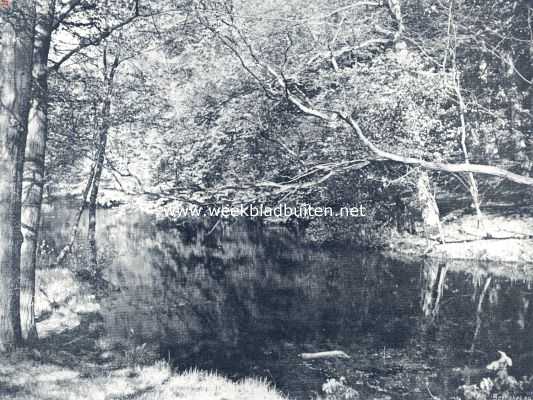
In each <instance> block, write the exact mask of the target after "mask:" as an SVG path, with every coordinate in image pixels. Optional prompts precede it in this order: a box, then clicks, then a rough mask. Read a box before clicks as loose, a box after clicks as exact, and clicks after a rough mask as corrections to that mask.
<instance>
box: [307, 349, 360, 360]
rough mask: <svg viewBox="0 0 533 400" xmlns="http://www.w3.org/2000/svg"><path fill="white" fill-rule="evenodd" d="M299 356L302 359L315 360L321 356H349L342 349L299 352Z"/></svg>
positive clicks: (344, 357)
mask: <svg viewBox="0 0 533 400" xmlns="http://www.w3.org/2000/svg"><path fill="white" fill-rule="evenodd" d="M300 357H301V358H303V359H304V360H317V359H321V358H343V359H346V358H351V357H350V356H349V355H348V354H346V353H345V352H344V351H340V350H333V351H322V352H319V353H301V354H300Z"/></svg>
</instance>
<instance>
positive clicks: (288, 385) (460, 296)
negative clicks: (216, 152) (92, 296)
mask: <svg viewBox="0 0 533 400" xmlns="http://www.w3.org/2000/svg"><path fill="white" fill-rule="evenodd" d="M70 214H71V213H69V212H68V211H65V210H64V209H63V208H62V207H56V208H54V209H49V210H48V211H47V212H46V215H45V218H44V221H43V228H44V231H45V234H44V239H45V240H46V241H47V242H48V243H49V244H50V246H52V247H55V248H60V247H61V245H62V244H63V243H66V242H67V241H68V239H69V235H70V232H71V227H69V225H68V221H71V220H72V218H71V217H70ZM209 230H210V227H209V226H207V227H205V228H199V227H195V228H193V227H192V226H182V227H168V226H165V227H162V226H157V225H156V224H155V223H154V221H153V219H152V218H151V217H149V216H147V215H144V214H142V213H140V212H136V211H125V210H101V211H100V212H99V226H98V232H97V233H98V241H99V244H100V246H101V253H102V257H103V259H104V260H105V271H104V274H105V277H106V279H107V280H109V281H110V282H111V283H112V284H113V285H114V286H115V287H117V288H119V290H116V291H113V292H112V293H111V294H110V295H109V296H107V297H105V298H104V299H102V317H103V326H104V329H103V333H102V336H103V337H102V340H106V341H109V342H111V343H113V344H114V345H115V346H117V347H118V348H120V346H123V347H124V348H126V347H127V346H133V347H135V346H142V349H143V351H145V352H149V353H151V356H153V357H158V358H164V359H168V360H169V361H170V362H171V363H173V365H174V366H175V367H177V368H178V369H182V370H184V369H189V368H192V367H198V368H201V369H208V370H217V371H219V372H222V373H224V374H225V375H227V376H230V377H232V378H235V379H238V378H241V377H245V376H257V377H263V378H266V379H267V380H269V381H270V382H272V383H273V384H275V385H276V387H277V388H279V389H280V390H281V391H283V392H285V393H287V394H289V395H290V396H291V398H294V399H308V398H313V397H314V396H315V394H316V393H319V392H320V390H321V387H322V385H323V384H324V382H326V381H327V380H328V379H330V378H335V379H337V380H340V379H341V377H344V378H343V379H345V382H346V384H348V385H349V386H351V387H353V388H355V389H356V390H358V391H359V392H361V393H367V394H368V396H369V398H371V396H372V397H373V398H393V399H396V398H398V399H399V398H413V399H417V398H420V399H427V398H428V397H430V393H431V395H434V396H437V397H440V398H450V397H452V396H453V395H454V393H455V390H456V389H457V387H458V386H460V385H461V384H464V383H469V382H477V381H479V379H480V378H481V376H483V374H486V372H487V371H486V370H484V367H485V366H486V365H487V363H488V362H490V361H493V360H495V359H497V358H498V353H497V351H498V350H500V351H504V352H505V353H506V354H508V355H509V356H510V357H511V358H512V359H513V362H514V363H513V370H512V372H513V374H515V376H521V375H524V374H531V373H533V347H532V346H533V324H532V322H533V304H531V298H532V295H533V288H532V285H531V282H530V280H529V279H530V278H531V276H532V274H531V273H530V272H528V270H527V269H526V268H523V267H520V266H511V265H507V266H501V265H499V266H498V265H496V266H495V265H480V264H478V263H475V262H466V261H465V262H457V261H456V262H444V261H436V260H422V261H413V260H404V261H399V260H398V259H396V258H390V257H386V256H384V255H381V254H379V253H370V252H363V251H360V250H356V249H351V248H342V247H338V246H337V247H334V248H330V249H327V248H326V249H324V248H320V249H318V248H313V247H310V246H308V245H306V244H304V243H303V242H302V241H301V240H300V239H299V238H298V237H296V236H294V235H293V234H291V233H290V232H289V231H287V230H285V229H282V228H277V227H261V226H259V225H257V224H250V223H238V224H237V223H234V224H227V223H226V224H219V225H218V226H217V227H216V229H215V230H214V231H213V232H211V233H210V232H209ZM145 343H146V344H145ZM328 350H341V351H344V352H345V353H347V354H348V355H349V356H350V359H329V360H303V359H302V358H301V357H300V354H301V353H304V352H307V353H309V352H319V351H328Z"/></svg>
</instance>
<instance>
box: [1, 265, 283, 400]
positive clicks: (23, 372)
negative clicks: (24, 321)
mask: <svg viewBox="0 0 533 400" xmlns="http://www.w3.org/2000/svg"><path fill="white" fill-rule="evenodd" d="M37 288H38V290H37V294H36V311H37V316H38V321H39V322H38V324H37V329H38V331H39V335H40V342H39V343H38V344H37V347H35V348H34V349H30V350H21V351H18V352H15V353H14V354H11V355H8V356H3V355H0V399H2V400H4V399H6V400H7V399H13V400H30V399H31V400H34V399H35V400H77V399H79V400H82V399H83V400H85V399H87V400H110V399H115V400H121V399H142V400H152V399H154V400H166V399H168V400H170V399H185V400H211V399H213V400H215V399H216V400H224V399H225V400H286V398H285V397H284V396H283V395H281V394H280V393H279V392H277V391H276V390H275V389H274V388H273V387H271V386H270V385H269V384H268V383H267V382H266V381H263V380H258V379H252V378H248V379H244V380H242V381H239V382H233V381H231V380H229V379H227V378H225V377H223V376H220V375H219V374H217V373H213V372H204V371H199V370H191V371H187V372H184V373H177V372H175V371H173V370H172V369H171V367H170V366H169V364H168V363H167V362H165V361H155V362H151V364H148V365H141V364H144V363H146V362H148V363H150V361H149V360H148V361H147V360H146V359H143V360H141V359H140V358H143V357H140V355H139V354H140V353H139V351H140V350H139V347H136V348H132V349H131V350H130V351H115V352H114V354H113V360H114V361H113V363H111V364H110V363H105V362H103V363H102V362H99V361H98V360H99V356H101V355H102V354H104V352H105V353H110V352H113V350H109V349H107V347H106V346H105V345H104V344H105V343H103V342H102V339H101V338H99V337H98V336H97V334H95V333H94V332H91V329H88V326H90V324H91V323H93V322H94V321H95V320H97V319H98V318H97V313H98V311H99V305H98V302H97V300H96V299H95V297H94V295H92V294H91V293H90V290H88V288H87V287H84V285H82V284H80V283H79V282H78V281H77V280H76V279H75V277H74V275H73V274H72V273H71V272H70V271H68V270H67V269H48V270H40V271H38V275H37ZM140 348H141V350H143V346H140Z"/></svg>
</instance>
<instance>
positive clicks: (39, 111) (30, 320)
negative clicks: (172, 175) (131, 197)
mask: <svg viewBox="0 0 533 400" xmlns="http://www.w3.org/2000/svg"><path fill="white" fill-rule="evenodd" d="M36 3H37V4H36V7H37V10H36V13H37V18H36V26H35V27H36V29H35V42H34V48H33V71H32V77H33V91H32V100H31V108H30V113H29V121H28V137H27V141H26V151H25V162H24V175H23V182H22V221H21V222H22V235H23V237H24V241H23V243H22V249H21V259H20V319H21V328H22V339H23V340H24V341H27V342H31V341H33V340H35V339H36V338H37V329H36V326H35V312H34V300H35V263H36V250H37V245H38V233H39V222H40V218H41V204H42V198H43V185H44V170H45V166H44V164H45V151H46V140H47V137H48V53H49V50H50V40H51V31H52V18H53V8H54V7H53V6H54V4H53V3H54V1H53V0H38V1H37V2H36Z"/></svg>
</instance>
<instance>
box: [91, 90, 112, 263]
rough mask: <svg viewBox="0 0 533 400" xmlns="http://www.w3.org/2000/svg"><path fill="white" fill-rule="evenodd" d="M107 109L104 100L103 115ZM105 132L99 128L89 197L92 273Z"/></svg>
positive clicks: (95, 257)
mask: <svg viewBox="0 0 533 400" xmlns="http://www.w3.org/2000/svg"><path fill="white" fill-rule="evenodd" d="M109 107H110V101H109V102H108V101H107V99H106V101H105V102H104V111H103V115H106V113H107V114H108V113H109V112H108V111H106V109H109ZM104 125H105V123H104ZM107 131H108V129H107V128H105V129H104V126H102V127H101V128H100V134H99V143H98V153H97V159H96V168H95V171H94V178H93V183H92V188H91V195H90V197H89V232H88V236H89V250H90V254H89V257H90V259H89V262H90V267H91V271H92V272H96V271H97V267H98V248H97V246H96V205H97V204H96V200H97V199H98V190H99V187H100V178H101V177H102V171H103V169H104V160H105V150H106V145H107Z"/></svg>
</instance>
